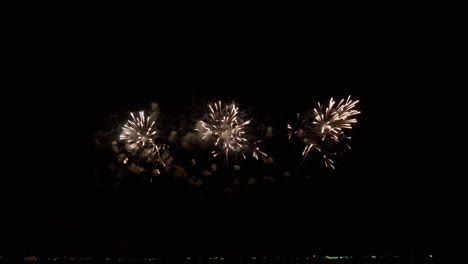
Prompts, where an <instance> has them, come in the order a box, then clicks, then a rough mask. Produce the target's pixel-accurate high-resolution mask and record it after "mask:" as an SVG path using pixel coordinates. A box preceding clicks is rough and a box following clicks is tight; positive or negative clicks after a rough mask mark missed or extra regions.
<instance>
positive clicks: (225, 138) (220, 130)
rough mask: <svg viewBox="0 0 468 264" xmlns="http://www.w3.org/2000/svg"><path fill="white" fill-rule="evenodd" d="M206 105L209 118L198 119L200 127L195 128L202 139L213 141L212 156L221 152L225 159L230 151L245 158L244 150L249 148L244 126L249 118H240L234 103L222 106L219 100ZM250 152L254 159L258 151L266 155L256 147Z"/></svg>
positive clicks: (248, 122)
mask: <svg viewBox="0 0 468 264" xmlns="http://www.w3.org/2000/svg"><path fill="white" fill-rule="evenodd" d="M208 107H209V108H210V115H209V116H210V118H209V120H207V122H205V121H199V124H200V125H201V128H197V129H195V130H197V131H199V132H201V133H202V139H203V140H210V139H211V140H213V141H214V145H215V147H216V148H217V150H214V151H213V156H214V157H216V156H218V155H221V154H223V155H225V156H226V161H227V160H228V158H229V155H230V154H231V153H235V154H237V153H239V154H241V155H242V158H244V159H245V158H246V156H245V152H247V151H248V150H249V149H250V147H249V140H248V139H247V138H246V132H245V128H246V126H247V125H248V124H250V122H251V120H247V121H244V120H242V119H241V118H240V117H239V108H238V107H237V106H236V105H235V104H230V105H226V106H225V107H223V106H222V104H221V102H218V103H214V104H213V105H208ZM252 152H253V154H252V155H253V157H255V158H256V159H258V153H260V154H261V155H265V156H266V154H265V153H263V152H261V151H260V149H259V148H258V147H253V151H252Z"/></svg>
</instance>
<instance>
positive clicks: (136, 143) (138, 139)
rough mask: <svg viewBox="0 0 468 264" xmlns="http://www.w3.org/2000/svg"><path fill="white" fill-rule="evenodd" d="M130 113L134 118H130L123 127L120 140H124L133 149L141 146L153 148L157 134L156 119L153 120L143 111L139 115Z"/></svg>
mask: <svg viewBox="0 0 468 264" xmlns="http://www.w3.org/2000/svg"><path fill="white" fill-rule="evenodd" d="M130 115H131V116H132V119H130V120H128V121H127V123H126V124H125V125H124V126H123V127H122V130H123V131H122V133H121V134H120V140H124V141H125V142H126V143H127V144H128V145H129V146H130V149H132V150H134V149H138V148H140V147H148V148H152V147H153V146H154V141H153V137H154V135H156V128H154V123H155V121H151V120H150V117H145V113H144V112H143V111H140V112H139V116H137V117H135V116H134V115H133V113H130Z"/></svg>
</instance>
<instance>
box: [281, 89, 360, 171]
mask: <svg viewBox="0 0 468 264" xmlns="http://www.w3.org/2000/svg"><path fill="white" fill-rule="evenodd" d="M358 102H359V101H358V100H357V101H353V100H351V96H348V98H347V99H346V100H344V99H342V100H340V102H339V103H338V104H337V105H335V104H336V102H335V100H334V99H333V97H332V98H331V99H330V101H329V103H328V105H327V106H325V105H322V104H320V103H318V107H317V108H314V109H313V115H312V116H306V117H305V118H304V119H303V120H301V123H300V125H299V126H298V127H299V128H294V127H293V126H292V125H290V124H288V126H287V128H288V131H289V138H291V136H292V135H297V136H298V137H299V138H301V139H302V140H303V142H304V143H305V144H306V146H305V147H304V150H303V152H302V157H303V158H305V157H307V155H308V154H309V153H310V152H311V151H313V150H315V151H318V152H320V153H322V155H323V159H324V162H325V166H326V167H330V168H332V169H334V168H335V166H334V163H335V162H334V160H333V159H332V156H336V155H338V154H339V150H333V148H332V147H330V146H331V145H333V146H345V147H346V148H347V149H351V147H350V146H349V145H348V144H347V143H346V142H344V140H345V139H351V137H347V136H346V135H345V130H350V129H352V125H353V124H355V123H357V120H356V118H354V116H355V115H358V114H360V113H361V112H359V111H357V110H355V109H354V108H355V106H356V104H357V103H358ZM298 119H299V114H298ZM338 149H339V148H338ZM341 151H343V150H341Z"/></svg>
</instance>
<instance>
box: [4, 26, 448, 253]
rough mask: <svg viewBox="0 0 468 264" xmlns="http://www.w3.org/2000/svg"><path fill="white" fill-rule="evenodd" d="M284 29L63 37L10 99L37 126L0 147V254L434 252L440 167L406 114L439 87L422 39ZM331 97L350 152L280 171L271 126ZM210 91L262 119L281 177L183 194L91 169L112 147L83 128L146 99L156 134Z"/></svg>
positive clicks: (184, 118) (254, 170)
mask: <svg viewBox="0 0 468 264" xmlns="http://www.w3.org/2000/svg"><path fill="white" fill-rule="evenodd" d="M106 34H107V33H106ZM109 34H110V33H109ZM290 34H291V35H290V36H289V37H288V38H287V39H288V40H289V41H286V40H284V39H282V40H281V41H280V40H278V39H276V38H275V37H271V38H269V39H268V41H267V40H266V39H264V40H263V41H252V42H249V41H241V40H237V41H236V42H235V43H230V44H231V45H225V44H226V42H234V40H232V39H231V38H229V37H225V38H222V39H218V40H217V41H216V42H210V43H207V44H206V45H200V43H199V42H198V41H197V40H196V39H197V38H193V39H192V37H187V41H189V39H190V41H189V42H191V43H198V44H197V45H195V44H193V45H192V44H191V45H187V44H186V42H181V41H175V40H171V39H166V40H165V41H164V43H163V44H162V45H161V46H158V47H156V46H154V48H151V47H152V44H154V43H153V42H151V43H152V44H150V43H146V42H145V45H143V46H141V47H140V46H139V45H137V44H136V43H134V42H133V41H130V40H129V38H130V36H127V38H126V39H121V38H120V37H119V36H118V35H117V34H111V35H112V36H107V35H106V36H99V37H97V39H101V38H102V39H106V41H103V42H96V43H95V44H94V43H87V44H88V45H86V49H83V50H80V49H77V50H70V49H67V48H63V52H62V53H61V54H63V57H62V56H58V55H56V56H54V57H53V59H52V60H51V61H50V62H49V64H50V65H49V64H47V65H46V66H45V68H42V69H41V70H40V71H39V73H38V74H36V75H34V76H30V77H29V79H28V81H26V82H27V83H28V84H29V85H33V84H36V83H37V84H38V85H37V87H41V88H40V89H36V90H31V91H29V92H27V94H26V95H24V96H26V97H27V100H26V105H28V107H27V108H28V110H25V112H24V114H25V115H27V116H30V117H32V118H31V121H30V122H31V123H30V125H31V127H33V128H34V129H37V130H39V131H38V132H37V133H33V135H30V136H32V137H33V141H32V143H30V145H29V146H28V147H27V148H26V149H27V150H28V151H26V150H24V151H21V152H19V153H16V152H15V154H11V155H14V156H15V157H16V158H15V159H16V162H14V163H12V164H11V165H12V166H14V169H13V170H12V171H9V172H4V173H2V174H3V177H5V178H7V184H5V185H3V186H6V188H5V191H3V192H2V199H1V200H2V204H4V206H2V211H3V212H4V213H2V215H3V218H4V219H7V221H6V223H5V224H2V235H1V236H0V237H1V238H0V239H1V240H0V241H1V243H2V247H0V253H1V254H3V255H7V254H10V255H83V256H87V255H91V256H151V255H170V254H179V255H180V254H182V255H183V254H186V255H203V254H225V255H229V254H231V255H242V254H244V255H255V254H257V255H281V254H285V255H288V254H289V255H303V254H310V253H311V252H323V253H339V254H341V253H343V254H348V253H349V254H360V253H364V254H365V253H372V252H390V253H391V252H395V253H401V252H404V253H406V252H408V253H411V252H433V251H437V250H438V247H439V243H440V242H438V241H437V234H438V233H439V232H440V231H439V227H438V226H437V220H436V218H437V216H438V214H439V213H438V210H439V209H440V208H439V207H440V205H438V196H439V193H440V190H439V189H438V178H439V177H442V176H443V175H442V174H441V173H439V172H438V171H436V170H434V167H435V166H436V165H437V163H438V162H439V161H438V160H437V159H436V158H434V157H433V156H432V155H431V154H430V153H429V152H428V151H427V149H426V148H427V147H426V143H425V142H427V141H426V140H427V137H429V136H428V135H427V134H423V135H420V136H418V133H419V132H418V130H419V129H421V128H424V127H425V126H426V125H427V123H426V121H427V120H428V117H427V116H424V117H421V118H419V119H418V118H415V116H417V115H420V114H422V113H423V112H424V110H421V109H424V107H426V103H428V101H427V100H426V99H427V98H428V97H426V96H430V98H435V97H437V94H430V92H419V91H417V90H414V88H423V87H430V86H437V85H439V83H438V80H437V79H436V78H437V77H434V76H433V75H432V73H431V72H430V71H429V69H428V68H430V67H429V66H425V65H426V64H425V60H427V58H426V57H425V56H424V54H425V52H424V48H423V47H421V46H420V45H419V44H420V43H419V44H414V45H413V44H410V43H409V42H404V43H403V42H402V40H403V39H410V36H407V37H408V38H406V37H401V38H387V37H388V36H387V35H385V34H377V33H376V34H375V35H373V36H375V37H372V38H371V37H369V36H367V35H365V34H364V33H356V34H351V35H346V34H343V35H342V37H341V38H339V39H336V38H333V39H330V41H326V40H321V42H320V44H319V45H318V46H316V47H315V46H314V47H310V46H309V45H310V44H311V43H312V42H311V41H309V40H308V39H307V38H305V37H304V38H302V37H294V36H293V35H294V34H293V33H290ZM364 36H366V37H364ZM254 38H256V37H254V36H252V37H251V38H247V39H254ZM259 38H260V37H259ZM136 39H139V38H137V37H135V42H138V41H137V40H136ZM262 39H263V38H262ZM294 43H296V44H294ZM343 43H346V44H343ZM83 44H86V43H83ZM160 44H161V43H160ZM122 50H124V51H123V52H122ZM59 53H60V52H59ZM70 61H75V62H76V63H70ZM39 84H40V85H39ZM57 88H58V89H59V90H58V91H57V90H55V91H54V90H53V89H57ZM428 93H429V94H428ZM347 95H352V98H354V99H359V100H360V103H359V104H358V108H359V110H360V111H361V112H362V114H361V115H360V116H358V124H357V126H356V127H355V128H354V129H353V130H352V133H351V135H352V136H353V139H352V141H351V145H352V147H353V149H352V150H351V151H350V152H348V153H346V154H345V155H344V156H343V157H342V158H341V159H340V164H339V165H338V166H337V169H336V170H335V171H331V170H327V169H325V168H324V167H323V163H322V161H321V160H319V159H316V158H314V157H311V158H310V159H308V160H306V161H307V162H305V163H303V164H302V165H301V166H294V164H295V162H296V161H297V159H296V157H297V155H298V152H297V151H296V152H294V151H295V150H298V151H299V152H300V151H301V149H298V148H294V147H291V146H290V142H289V141H288V140H287V139H286V138H285V137H286V124H287V123H288V122H290V121H294V117H295V115H296V113H298V112H300V113H304V112H305V111H307V110H310V109H311V108H313V107H315V106H316V103H317V102H318V101H321V102H324V101H326V100H328V99H329V98H330V97H331V96H333V97H334V98H337V99H338V98H344V97H346V96H347ZM218 99H221V100H227V101H229V100H235V101H236V102H238V103H239V104H240V105H241V106H242V107H244V109H246V110H247V112H248V113H249V115H251V116H252V117H253V118H254V120H255V121H256V122H257V123H256V124H257V125H259V126H272V127H273V131H274V137H273V139H272V140H271V141H270V142H268V147H269V150H270V152H272V153H274V154H272V156H274V158H275V165H276V164H278V165H277V166H276V167H274V168H270V169H269V170H270V171H269V172H268V173H270V174H274V175H277V174H281V172H280V171H275V170H276V169H277V170H280V169H281V170H282V169H283V167H281V166H285V167H286V166H289V168H290V170H291V174H292V176H291V178H290V179H289V180H288V181H287V182H284V183H283V182H275V183H273V184H270V183H258V184H257V185H255V186H254V187H252V188H246V189H244V190H242V191H241V192H239V193H237V194H236V195H232V196H229V195H225V194H224V193H223V192H222V191H221V192H218V191H217V190H218V189H219V188H218V187H219V186H220V185H222V184H221V183H219V182H218V183H217V182H214V183H213V184H212V185H211V188H212V190H210V191H209V194H208V197H207V198H206V199H199V197H198V196H196V195H194V194H193V193H191V192H190V191H189V190H187V189H184V188H183V187H181V186H180V184H177V183H176V182H175V181H173V180H167V179H166V180H161V181H160V182H154V183H151V184H150V183H148V182H144V181H139V180H136V179H132V178H131V176H132V175H128V177H129V178H128V179H126V182H125V183H122V185H121V186H120V188H115V186H114V182H113V181H111V180H102V179H103V178H105V176H103V175H102V173H100V172H97V173H96V168H106V166H107V164H108V163H109V162H112V157H110V156H109V155H108V154H106V153H103V151H102V150H99V149H97V148H96V146H95V144H94V143H93V137H94V135H95V133H96V132H97V131H107V130H111V129H117V128H118V127H116V123H115V122H114V121H115V119H113V117H115V116H117V117H124V116H125V113H128V112H129V111H137V110H140V109H149V107H150V104H151V102H157V103H158V104H159V106H160V111H161V118H163V119H164V121H166V122H167V123H168V124H169V125H168V126H170V127H168V128H167V130H166V131H165V133H166V135H168V134H167V133H169V132H170V131H171V130H176V129H178V127H181V126H182V127H183V129H184V133H185V132H187V131H188V129H190V128H191V127H193V125H194V122H195V120H197V119H196V118H197V116H195V117H192V115H193V114H194V113H195V115H196V114H197V113H200V110H203V109H206V108H205V107H206V103H209V102H212V101H213V100H218ZM198 117H199V116H198ZM104 152H105V151H104ZM253 163H255V162H253ZM260 163H261V162H260ZM241 166H242V170H243V171H244V173H245V175H248V176H249V175H250V174H252V176H253V177H257V176H258V177H260V176H259V175H260V174H261V173H264V171H262V169H259V168H258V166H256V165H255V164H253V165H252V163H243V165H241ZM275 168H276V169H275ZM98 171H99V170H98ZM106 179H107V178H106ZM217 188H218V189H217ZM13 201H14V202H13Z"/></svg>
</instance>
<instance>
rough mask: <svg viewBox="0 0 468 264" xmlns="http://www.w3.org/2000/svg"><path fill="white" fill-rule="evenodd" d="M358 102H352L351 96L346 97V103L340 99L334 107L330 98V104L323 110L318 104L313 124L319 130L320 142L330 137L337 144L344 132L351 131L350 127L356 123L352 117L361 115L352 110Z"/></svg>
mask: <svg viewBox="0 0 468 264" xmlns="http://www.w3.org/2000/svg"><path fill="white" fill-rule="evenodd" d="M358 102H359V101H352V100H351V96H348V98H347V99H346V101H345V100H344V99H341V101H340V102H339V103H338V104H337V105H336V106H335V103H336V102H335V101H334V100H333V97H332V98H330V102H329V103H328V106H327V107H325V109H324V105H321V104H320V103H318V108H315V109H314V113H315V120H314V121H313V124H314V125H317V126H318V127H319V128H320V133H321V134H322V140H325V138H327V137H330V138H331V139H332V140H334V141H335V142H338V141H339V140H340V137H342V136H343V135H344V130H345V129H351V128H352V126H351V125H352V124H355V123H357V120H356V119H355V118H352V117H353V116H355V115H357V114H360V113H361V112H359V111H357V110H354V109H353V108H354V107H355V106H356V104H357V103H358Z"/></svg>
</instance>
